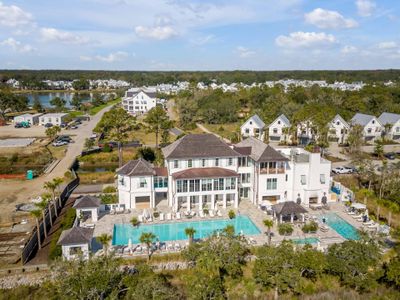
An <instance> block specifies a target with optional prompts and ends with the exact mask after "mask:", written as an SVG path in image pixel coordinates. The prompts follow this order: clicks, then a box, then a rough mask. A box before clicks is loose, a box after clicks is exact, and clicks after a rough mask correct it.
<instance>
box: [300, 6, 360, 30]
mask: <svg viewBox="0 0 400 300" xmlns="http://www.w3.org/2000/svg"><path fill="white" fill-rule="evenodd" d="M304 18H305V21H306V22H307V23H309V24H312V25H315V26H317V27H318V28H322V29H339V28H353V27H356V26H358V23H357V22H356V21H355V20H353V19H346V18H345V17H343V16H342V15H341V14H340V13H338V12H337V11H333V10H325V9H322V8H316V9H314V10H313V11H311V12H309V13H307V14H305V15H304Z"/></svg>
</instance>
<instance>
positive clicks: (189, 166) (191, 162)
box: [187, 159, 193, 168]
mask: <svg viewBox="0 0 400 300" xmlns="http://www.w3.org/2000/svg"><path fill="white" fill-rule="evenodd" d="M187 166H188V168H191V167H192V166H193V161H192V160H191V159H188V161H187Z"/></svg>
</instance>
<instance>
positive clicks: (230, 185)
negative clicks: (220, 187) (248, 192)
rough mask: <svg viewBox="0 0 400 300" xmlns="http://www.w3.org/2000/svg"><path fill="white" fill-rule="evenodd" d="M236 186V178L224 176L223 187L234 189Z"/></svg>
mask: <svg viewBox="0 0 400 300" xmlns="http://www.w3.org/2000/svg"><path fill="white" fill-rule="evenodd" d="M235 188H236V178H226V183H225V189H226V190H234V189H235Z"/></svg>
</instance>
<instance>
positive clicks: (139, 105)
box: [122, 88, 157, 115]
mask: <svg viewBox="0 0 400 300" xmlns="http://www.w3.org/2000/svg"><path fill="white" fill-rule="evenodd" d="M156 105H157V91H156V90H155V89H146V88H132V89H129V90H127V91H126V92H125V97H123V98H122V107H123V108H124V109H125V110H126V111H127V112H128V113H130V114H132V115H140V114H144V113H146V112H148V111H149V110H150V109H152V108H153V107H155V106H156Z"/></svg>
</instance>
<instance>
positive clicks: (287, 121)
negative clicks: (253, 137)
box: [269, 114, 290, 127]
mask: <svg viewBox="0 0 400 300" xmlns="http://www.w3.org/2000/svg"><path fill="white" fill-rule="evenodd" d="M278 121H281V122H282V123H283V124H285V125H286V126H287V127H290V121H289V119H288V118H287V117H286V116H285V115H284V114H281V115H280V116H279V117H277V118H276V119H275V120H274V121H273V122H272V123H271V124H270V125H269V126H272V125H273V124H275V123H276V122H278Z"/></svg>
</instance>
